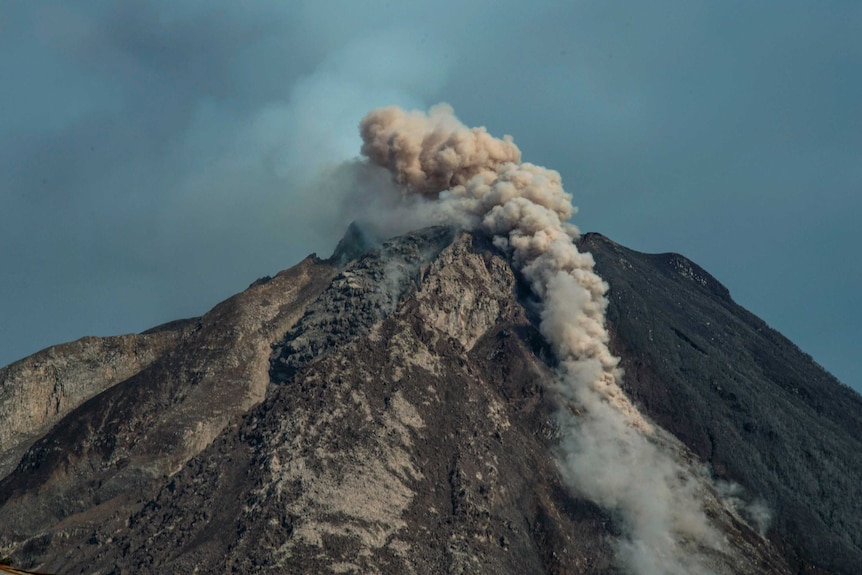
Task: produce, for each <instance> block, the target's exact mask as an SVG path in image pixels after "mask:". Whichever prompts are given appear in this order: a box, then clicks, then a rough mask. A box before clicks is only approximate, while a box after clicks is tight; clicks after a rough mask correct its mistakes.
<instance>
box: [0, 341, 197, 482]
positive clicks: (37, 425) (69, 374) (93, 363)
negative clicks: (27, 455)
mask: <svg viewBox="0 0 862 575" xmlns="http://www.w3.org/2000/svg"><path fill="white" fill-rule="evenodd" d="M176 327H179V326H176ZM179 337H181V333H180V330H179V329H162V330H159V331H158V332H157V333H148V334H140V335H121V336H116V337H105V338H98V337H84V338H81V339H79V340H78V341H74V342H71V343H66V344H62V345H57V346H54V347H50V348H48V349H45V350H42V351H40V352H38V353H35V354H33V355H31V356H29V357H27V358H24V359H22V360H21V361H16V362H15V363H12V364H10V365H8V366H6V367H4V368H0V446H2V454H0V478H2V477H5V476H6V475H8V474H9V472H10V471H12V468H14V466H15V465H16V464H17V463H18V460H20V459H21V456H22V455H23V454H24V452H25V451H26V450H27V448H29V447H30V445H32V443H33V442H34V441H35V440H36V439H38V438H39V437H41V436H42V435H44V434H45V432H46V431H48V430H49V429H50V428H51V427H52V426H53V425H54V424H56V423H57V422H58V421H60V419H62V418H63V417H64V416H65V415H66V414H68V413H69V412H70V411H72V410H73V409H75V408H76V407H78V406H79V405H81V404H82V403H84V402H85V401H87V400H88V399H90V398H91V397H93V396H94V395H97V394H99V393H101V392H102V391H104V390H106V389H108V388H109V387H111V386H113V385H115V384H117V383H119V382H121V381H123V380H125V379H128V378H130V377H131V376H133V375H134V374H136V373H138V372H140V371H142V370H143V369H145V368H146V367H147V366H149V365H150V364H152V363H153V362H154V361H155V360H156V359H158V358H159V357H161V356H162V355H163V354H164V353H165V351H166V350H168V349H170V348H171V347H172V346H173V345H175V344H176V341H177V339H178V338H179Z"/></svg>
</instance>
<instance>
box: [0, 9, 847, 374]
mask: <svg viewBox="0 0 862 575" xmlns="http://www.w3.org/2000/svg"><path fill="white" fill-rule="evenodd" d="M461 4H462V3H461V2H450V1H443V2H435V3H433V5H432V3H418V2H416V3H414V2H375V1H367V2H361V3H360V2H352V1H343V2H334V1H329V2H326V1H321V0H317V1H314V2H299V1H294V2H291V1H259V2H245V3H238V2H227V1H225V0H213V1H209V2H192V1H177V0H173V1H163V0H148V1H144V0H141V1H138V2H134V3H131V2H129V3H126V2H122V3H121V2H109V1H98V2H96V1H89V2H87V1H82V2H75V3H69V2H42V1H38V0H34V1H31V2H14V1H13V2H6V3H4V4H3V7H2V9H0V77H2V79H3V80H2V82H0V103H2V106H0V218H2V226H0V364H5V363H8V362H11V361H13V360H15V359H18V358H20V357H23V356H25V355H27V354H30V353H33V352H35V351H37V350H38V349H40V348H42V347H45V346H47V345H51V344H55V343H60V342H62V341H68V340H72V339H76V338H78V337H80V336H83V335H108V334H115V333H125V332H133V331H140V330H143V329H146V328H148V327H151V326H153V325H156V324H158V323H161V322H163V321H167V320H170V319H175V318H179V317H187V316H193V315H198V314H200V313H203V312H204V311H206V310H207V309H208V308H210V307H211V306H212V305H214V304H215V303H217V302H218V301H219V300H221V299H223V298H225V297H227V296H229V295H231V294H233V293H235V292H237V291H239V290H241V289H243V288H244V287H245V286H247V285H248V284H249V283H251V282H252V281H253V280H254V279H255V278H257V277H260V276H263V275H266V274H273V273H275V272H277V271H278V270H280V269H284V268H286V267H289V266H290V265H292V264H294V263H296V262H297V261H298V260H299V259H301V258H302V257H304V256H305V255H307V254H308V253H310V252H312V251H316V252H318V253H320V254H328V253H329V251H330V250H331V249H332V247H333V246H334V244H335V242H336V241H337V240H338V238H339V237H340V234H341V231H342V230H343V228H344V227H345V226H346V223H347V222H348V221H349V220H350V213H351V209H350V208H351V207H350V206H349V205H340V204H339V202H338V198H337V197H336V196H332V195H328V194H327V192H326V190H324V189H321V188H316V187H315V186H314V182H315V174H316V173H317V171H318V170H319V169H322V168H325V167H327V166H330V165H334V164H337V163H338V162H340V161H343V160H347V159H350V158H352V157H354V156H355V155H356V154H357V153H358V149H359V138H358V135H357V132H356V125H357V123H358V121H359V119H360V118H361V117H362V115H363V114H364V113H365V112H366V111H367V110H368V109H370V108H372V107H376V106H382V105H389V104H399V105H402V106H408V107H422V108H425V107H428V106H429V105H431V104H434V103H437V102H439V101H446V102H449V103H450V104H452V105H453V107H454V108H455V112H456V113H457V114H458V116H459V117H460V118H461V119H462V120H463V121H464V122H465V123H466V124H468V125H485V126H487V127H488V129H489V130H490V131H491V132H492V133H494V134H496V135H503V134H511V135H513V136H514V138H515V142H516V143H517V144H518V145H519V146H520V147H521V149H522V150H523V152H524V159H525V160H527V161H531V162H534V163H537V164H541V165H544V166H547V167H550V168H554V169H556V170H558V171H559V172H560V173H561V174H562V176H563V181H564V184H565V187H566V189H567V190H568V191H569V192H571V193H573V194H574V196H575V204H576V205H578V206H579V208H580V213H579V214H578V215H577V216H576V218H575V223H577V224H578V226H579V227H580V228H581V229H582V230H584V231H599V232H601V233H604V234H605V235H608V236H609V237H611V238H612V239H614V240H615V241H618V242H620V243H622V244H624V245H626V246H629V247H631V248H634V249H638V250H641V251H649V252H661V251H675V252H679V253H682V254H684V255H686V256H688V257H690V258H691V259H693V260H694V261H696V262H697V263H698V264H700V265H702V266H703V267H705V268H706V269H707V270H709V271H710V272H711V273H712V274H713V275H715V276H716V277H717V278H718V279H719V280H721V281H722V282H723V283H725V284H726V285H727V286H728V287H729V288H730V290H731V293H732V295H733V297H734V298H735V299H736V301H737V302H739V303H741V304H742V305H744V306H745V307H747V308H748V309H750V310H751V311H753V312H754V313H756V314H757V315H759V316H761V317H762V318H763V319H765V320H766V321H767V322H768V323H769V324H770V325H772V326H773V327H775V328H777V329H778V330H780V331H781V332H782V333H784V334H785V335H787V336H788V337H789V338H790V339H792V340H793V341H794V342H796V343H797V344H798V345H799V346H800V347H801V348H802V349H803V350H804V351H806V352H808V353H810V354H811V355H812V356H813V357H814V359H816V360H817V361H818V362H820V363H821V364H822V365H824V366H825V367H826V368H827V369H829V370H830V371H832V372H833V373H834V374H835V375H836V376H838V377H839V379H841V380H842V381H844V382H845V383H847V384H849V385H851V386H854V387H855V388H856V389H857V390H859V389H862V359H860V354H859V344H860V341H862V309H860V305H859V298H858V294H859V293H860V288H862V264H860V259H859V258H858V257H857V254H856V251H857V249H858V248H859V247H860V246H862V227H860V226H859V224H858V221H857V220H858V219H859V217H860V215H862V194H860V192H862V106H860V104H862V74H860V73H859V71H860V70H862V39H860V38H862V36H860V34H859V33H858V31H859V30H862V4H859V3H855V2H829V1H821V2H813V1H812V2H794V1H785V2H758V3H754V2H734V1H716V2H696V1H678V2H649V3H646V2H635V1H630V2H619V1H604V2H542V1H535V2H529V3H527V2H514V1H512V2H505V1H495V2H491V1H475V2H470V3H469V4H467V5H466V6H462V5H461Z"/></svg>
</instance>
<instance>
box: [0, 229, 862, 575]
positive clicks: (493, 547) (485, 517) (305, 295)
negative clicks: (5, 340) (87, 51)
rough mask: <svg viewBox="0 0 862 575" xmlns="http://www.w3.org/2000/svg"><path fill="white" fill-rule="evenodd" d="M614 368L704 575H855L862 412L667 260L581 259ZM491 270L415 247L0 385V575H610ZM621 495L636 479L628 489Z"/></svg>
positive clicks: (289, 278) (598, 241)
mask: <svg viewBox="0 0 862 575" xmlns="http://www.w3.org/2000/svg"><path fill="white" fill-rule="evenodd" d="M580 248H581V249H582V250H587V251H590V252H591V253H592V254H593V256H594V258H595V260H596V264H597V270H598V271H599V273H600V274H601V275H602V276H603V277H604V278H605V279H606V280H607V281H608V282H609V284H610V286H611V291H610V305H609V309H608V321H609V327H610V329H611V335H612V340H611V346H612V349H613V350H614V351H615V352H616V353H617V354H619V355H621V356H622V358H623V367H624V368H625V370H626V373H627V376H626V378H625V380H624V382H625V386H626V387H625V391H626V392H627V393H628V394H629V396H630V397H631V398H632V400H633V401H634V402H635V404H636V405H637V406H638V407H639V408H640V409H641V411H642V412H643V413H644V414H645V415H646V416H647V417H648V418H650V420H651V421H652V422H653V423H655V424H657V426H660V427H657V429H659V430H661V428H663V429H664V430H667V432H669V433H665V432H663V431H661V432H660V433H659V434H657V435H656V439H655V441H656V442H658V443H661V444H662V445H663V449H665V450H667V451H668V452H670V453H672V454H673V456H674V457H676V458H677V459H678V460H679V461H680V462H682V463H681V464H684V465H685V466H687V468H690V469H692V470H693V473H697V474H700V476H702V477H703V478H704V479H703V484H704V486H705V487H703V488H702V490H701V495H702V500H703V505H704V508H705V509H706V512H707V514H708V515H709V516H710V517H711V518H712V519H713V520H714V521H715V523H716V524H717V525H720V526H721V531H722V533H723V535H724V537H725V538H726V544H725V547H726V550H725V551H726V553H723V554H718V555H716V556H715V557H713V558H712V560H713V561H714V563H713V566H714V569H715V572H716V573H763V574H791V573H794V574H795V573H835V574H848V575H849V574H851V573H857V572H858V567H859V566H860V565H862V525H860V523H862V512H860V511H862V501H860V498H862V489H860V487H859V485H862V449H860V447H862V445H860V439H859V438H862V433H860V431H862V399H860V397H859V396H857V395H856V394H854V393H853V392H852V391H851V390H849V389H848V388H846V387H844V386H842V385H841V384H840V383H838V382H837V381H835V380H834V378H832V377H831V376H829V375H828V374H827V373H826V372H825V371H823V370H822V369H821V368H820V367H819V366H817V365H816V364H815V363H814V362H812V361H811V359H810V358H808V357H807V356H805V355H804V354H803V353H801V352H800V351H799V350H798V349H797V348H796V347H795V346H793V344H792V343H790V342H789V341H787V340H786V339H784V338H783V337H781V336H780V335H779V334H777V333H776V332H774V331H773V330H771V329H770V328H768V326H766V325H765V324H764V323H763V322H762V321H760V320H758V319H757V318H755V317H754V316H752V315H751V314H750V313H748V312H746V311H745V310H744V309H742V308H740V307H739V306H737V305H736V304H735V303H734V302H733V301H732V300H731V298H730V296H729V294H728V293H727V290H726V289H725V288H724V287H723V286H721V284H719V283H718V282H717V281H716V280H715V279H714V278H712V277H711V276H709V274H707V273H706V272H704V271H703V270H702V269H700V268H699V267H698V266H697V265H695V264H693V263H692V262H690V261H688V260H686V259H685V258H683V257H681V256H678V255H675V254H664V255H645V254H640V253H637V252H634V251H631V250H628V249H626V248H623V247H621V246H619V245H617V244H615V243H613V242H611V241H610V240H608V239H606V238H604V237H602V236H600V235H597V234H588V235H586V236H584V237H582V238H581V240H580ZM538 321H539V318H538V317H537V307H536V305H535V302H534V301H533V300H532V299H531V296H530V291H529V289H528V288H527V286H525V285H524V284H523V279H522V278H520V277H518V276H517V275H516V274H514V273H513V272H512V268H511V266H510V262H509V261H508V260H507V256H506V254H505V253H504V252H502V251H500V250H499V249H498V248H497V247H495V246H494V245H493V243H492V242H491V241H490V240H489V239H488V238H486V237H485V236H483V235H482V234H479V233H473V234H471V233H467V232H456V231H453V230H451V229H449V228H442V227H437V228H428V229H425V230H421V231H418V232H413V233H410V234H407V235H404V236H401V237H398V238H395V239H392V240H390V241H388V242H386V243H384V244H383V245H380V246H376V247H375V246H374V244H373V242H370V241H368V240H367V238H365V236H364V235H363V234H362V233H361V232H360V231H359V230H358V229H357V228H352V229H351V230H350V231H349V232H348V235H347V236H345V240H343V241H342V243H341V244H340V245H339V247H338V249H337V250H336V253H335V254H334V255H333V256H332V257H331V258H330V259H328V260H320V259H317V258H316V257H314V256H312V257H309V258H307V259H306V260H304V261H303V262H301V263H299V264H298V265H296V266H295V267H293V268H291V269H289V270H287V271H284V272H281V273H279V274H278V275H276V276H275V277H274V278H263V279H261V280H258V281H257V282H255V283H254V284H252V286H250V287H249V288H248V289H247V290H246V291H244V292H242V293H240V294H238V295H236V296H234V297H233V298H230V299H228V300H226V301H225V302H223V303H221V304H219V305H218V306H216V307H215V308H214V309H213V310H212V311H210V312H209V313H207V314H205V315H204V316H202V317H200V318H194V319H190V320H184V321H180V322H174V323H172V324H168V325H165V326H160V327H159V328H155V329H153V330H150V331H149V332H147V333H145V334H140V335H136V336H122V337H119V338H103V339H99V338H85V339H84V340H80V341H79V342H75V343H72V344H66V345H63V346H57V347H54V348H50V349H48V350H45V351H43V352H40V353H38V354H36V355H34V356H31V357H29V358H26V359H24V360H21V361H19V362H17V363H14V364H12V365H10V366H8V367H6V368H3V369H2V370H0V416H2V418H0V477H2V479H0V556H6V557H8V558H9V560H10V561H11V562H14V563H15V564H17V565H20V566H23V567H37V568H39V569H41V570H44V571H50V572H56V573H103V574H107V573H165V572H169V573H180V572H186V571H188V572H197V573H222V572H233V573H327V572H332V573H382V574H401V573H501V574H506V573H511V574H525V573H622V572H624V571H623V569H622V567H621V566H620V564H619V561H618V560H617V547H618V543H617V542H618V541H619V540H620V538H621V537H622V536H623V535H624V532H625V529H626V527H625V525H623V524H622V523H621V521H620V518H619V517H618V516H617V515H616V514H615V513H613V512H609V511H607V510H605V509H603V508H602V507H600V506H599V505H597V504H595V503H593V502H592V501H590V500H589V499H588V498H586V497H585V496H583V495H582V494H579V493H577V492H573V491H572V490H571V489H570V488H568V487H566V486H565V485H564V482H563V480H562V478H561V474H560V471H559V467H558V465H557V463H556V459H555V453H556V445H557V441H556V440H557V439H558V437H559V433H558V429H557V425H556V423H555V419H554V417H553V413H554V411H555V409H557V407H558V406H557V405H556V404H555V401H554V398H552V397H551V396H550V395H549V394H548V392H547V391H546V389H547V388H548V386H547V385H546V383H547V382H549V381H552V380H553V379H554V378H555V371H554V370H555V361H556V360H555V358H554V356H553V353H552V351H551V350H550V348H549V347H548V345H547V344H546V343H545V341H544V340H543V338H542V336H541V335H540V333H539V331H538V329H537V325H538ZM633 472H636V470H633ZM0 562H2V561H0Z"/></svg>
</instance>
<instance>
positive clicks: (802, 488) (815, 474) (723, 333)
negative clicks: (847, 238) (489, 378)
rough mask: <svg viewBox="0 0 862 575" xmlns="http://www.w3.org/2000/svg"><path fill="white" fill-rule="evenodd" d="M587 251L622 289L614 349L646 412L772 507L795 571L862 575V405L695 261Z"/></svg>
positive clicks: (603, 243)
mask: <svg viewBox="0 0 862 575" xmlns="http://www.w3.org/2000/svg"><path fill="white" fill-rule="evenodd" d="M579 243H580V246H581V248H582V249H585V250H588V251H589V252H591V253H592V254H593V256H594V258H595V260H596V269H597V271H598V272H599V274H600V275H601V276H602V277H603V278H604V279H605V280H606V281H608V283H609V284H610V285H611V291H610V296H609V299H610V306H609V308H608V312H607V313H608V315H607V317H608V322H609V324H610V326H611V329H612V336H613V337H612V343H613V347H614V351H615V352H616V353H617V354H619V355H620V356H621V357H622V358H623V362H622V365H623V367H624V369H625V370H626V379H625V381H626V385H627V392H628V393H629V394H630V395H631V396H632V397H633V398H634V399H635V400H636V402H637V403H638V404H639V405H640V406H641V409H642V410H644V411H646V412H647V413H648V414H649V415H650V416H651V417H652V418H653V419H654V420H655V421H657V422H658V423H659V424H660V425H661V426H663V427H664V428H665V429H667V430H669V431H670V432H672V433H673V434H674V435H676V436H677V437H678V438H679V439H681V440H682V441H683V442H684V443H685V444H686V445H687V446H688V447H689V448H691V450H692V451H693V452H694V453H696V454H697V456H698V457H699V458H700V459H701V460H703V461H704V462H707V463H708V464H709V465H710V466H711V467H712V469H713V470H714V471H715V474H716V475H717V476H718V477H720V478H723V479H727V480H732V481H734V482H737V483H738V484H740V485H742V486H744V487H745V488H746V491H747V493H748V496H749V497H750V498H760V499H761V500H762V502H763V503H765V508H764V509H769V510H770V511H771V514H772V519H771V521H770V522H769V523H770V525H771V527H770V530H769V533H770V536H771V537H772V538H773V539H774V541H775V542H776V543H777V544H778V545H780V546H781V547H782V548H783V550H784V552H785V553H786V554H787V556H788V557H789V559H790V561H791V564H792V565H793V567H794V569H795V570H796V571H798V572H801V573H809V572H834V573H847V574H851V573H858V572H859V569H860V566H862V488H860V485H862V397H860V396H859V395H858V394H856V393H855V392H854V391H853V390H851V389H850V388H848V387H846V386H844V385H842V384H841V383H840V382H838V380H836V379H835V378H834V377H832V376H831V375H830V374H829V373H827V372H826V371H825V370H824V369H822V368H821V367H820V366H819V365H817V364H816V363H815V362H814V361H813V360H812V359H811V358H810V357H809V356H808V355H806V354H804V353H803V352H802V351H800V350H799V349H798V348H797V347H796V346H795V345H794V344H793V343H792V342H790V341H789V340H788V339H786V338H785V337H783V336H782V335H781V334H779V333H778V332H776V331H775V330H773V329H771V328H769V326H767V325H766V324H765V323H764V322H763V321H762V320H760V319H759V318H757V317H755V316H754V315H753V314H751V313H750V312H748V311H747V310H745V309H744V308H742V307H740V306H739V305H737V304H735V303H734V302H733V300H732V299H731V297H730V294H729V292H728V291H727V289H726V288H725V287H724V286H723V285H721V284H720V283H719V282H718V281H717V280H715V278H713V277H712V276H711V275H709V274H708V273H707V272H706V271H704V270H703V269H701V268H700V267H699V266H697V265H696V264H694V263H692V262H691V261H689V260H687V259H686V258H684V257H682V256H680V255H678V254H658V255H650V254H642V253H638V252H635V251H633V250H629V249H627V248H624V247H622V246H620V245H619V244H616V243H614V242H613V241H611V240H609V239H607V238H605V237H603V236H601V235H599V234H587V235H585V236H584V237H583V238H582V239H581V240H580V242H579ZM764 519H765V517H764ZM817 568H820V569H823V570H824V571H819V570H818V569H817Z"/></svg>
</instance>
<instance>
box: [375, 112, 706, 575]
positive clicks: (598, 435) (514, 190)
mask: <svg viewBox="0 0 862 575" xmlns="http://www.w3.org/2000/svg"><path fill="white" fill-rule="evenodd" d="M360 131H361V134H362V139H363V146H362V153H363V155H365V156H366V157H367V158H368V159H369V160H370V161H371V162H373V163H374V164H377V165H379V166H382V167H385V168H386V169H388V170H389V171H390V172H391V173H392V177H393V179H394V181H395V182H396V183H397V184H398V185H399V187H400V191H401V193H402V194H403V196H404V198H405V201H406V202H407V204H408V205H409V206H410V207H411V209H415V210H417V212H418V213H421V214H422V215H423V217H425V218H427V220H428V221H431V222H449V223H455V224H458V225H462V226H465V227H467V228H470V229H481V230H484V231H486V232H489V233H491V234H493V236H494V241H495V243H496V244H497V245H498V246H500V247H502V248H504V249H506V250H508V251H509V253H510V254H511V257H512V261H513V264H514V265H515V267H516V268H517V270H518V271H519V272H520V273H521V274H523V276H524V277H525V278H526V279H527V280H528V281H529V282H530V285H531V286H532V290H533V292H535V294H536V295H537V296H538V297H539V298H540V299H541V301H542V304H543V305H542V314H541V325H540V329H541V331H542V334H543V335H544V337H545V338H546V339H547V340H548V342H550V344H551V345H552V346H553V348H554V350H555V353H556V355H557V357H558V359H559V361H560V368H559V378H558V380H557V381H556V382H555V383H554V385H553V391H554V393H555V394H556V395H557V397H558V399H559V402H560V408H559V410H558V412H557V422H558V425H559V428H560V430H561V441H560V464H561V469H562V472H563V476H564V478H565V479H566V481H567V482H569V484H570V485H571V486H572V487H574V488H575V489H577V490H578V491H579V492H581V493H583V494H585V495H586V496H588V497H590V498H591V499H592V500H594V501H595V502H597V503H599V504H600V505H602V506H604V507H605V508H607V509H610V510H612V511H613V512H615V513H618V514H619V515H620V516H621V517H622V519H623V521H624V525H625V528H626V530H627V540H626V541H625V542H623V543H621V544H620V550H619V551H620V552H619V556H620V559H621V560H622V561H623V562H624V563H625V564H626V565H627V566H628V568H629V569H630V570H631V571H632V572H634V573H638V574H643V575H658V574H683V573H709V572H710V570H709V569H708V568H707V561H706V560H705V558H704V557H705V556H703V557H702V554H701V552H700V551H701V550H710V549H711V550H716V551H718V550H720V549H721V548H722V537H721V536H720V535H719V533H718V532H717V530H716V529H714V528H713V527H712V526H711V525H710V522H709V520H708V519H707V516H706V514H705V513H704V510H703V508H702V504H701V502H700V501H701V498H700V497H699V496H698V493H697V489H698V484H697V482H696V481H694V478H692V477H690V474H689V472H688V471H687V470H685V469H684V468H683V467H682V466H681V465H680V464H678V463H676V462H675V460H674V459H673V457H672V456H670V455H667V454H665V453H664V452H663V451H661V450H660V448H659V447H657V445H656V442H654V441H651V440H650V436H651V434H652V432H653V430H652V427H651V426H650V425H649V423H648V422H647V421H646V420H645V419H644V418H643V417H642V416H641V414H640V413H639V412H638V410H637V409H636V408H635V406H634V405H632V403H631V402H630V401H629V399H628V398H627V396H626V395H625V394H624V393H623V391H622V390H621V388H620V386H619V384H620V381H621V377H622V373H621V370H620V369H619V367H618V363H619V358H617V357H614V356H613V354H612V353H611V352H610V350H609V349H608V339H609V337H608V332H607V330H606V329H605V308H606V307H607V300H606V298H605V293H606V292H607V289H608V286H607V284H606V283H605V282H604V281H603V280H602V279H601V278H600V277H599V276H598V275H597V274H596V273H595V272H594V271H593V267H594V262H593V258H592V256H591V255H590V254H588V253H580V252H578V250H577V247H576V246H575V244H574V242H573V240H574V239H575V238H576V237H577V236H578V233H579V232H578V230H577V228H575V227H574V226H573V225H571V224H570V223H568V221H567V220H568V219H569V218H570V217H571V216H572V214H573V213H574V211H575V210H574V208H573V206H572V203H571V199H572V198H571V195H569V194H568V193H566V192H565V191H564V190H563V187H562V182H561V178H560V175H559V174H558V173H557V172H555V171H553V170H548V169H545V168H542V167H540V166H535V165H533V164H529V163H521V161H520V158H521V153H520V150H519V149H518V148H517V146H515V144H514V142H513V141H512V139H511V138H510V137H506V138H504V139H502V140H500V139H496V138H494V137H492V136H490V135H489V134H488V133H487V131H486V130H485V129H484V128H468V127H466V126H464V125H463V124H462V123H461V122H460V121H459V120H458V119H457V118H456V117H455V116H454V115H453V112H452V109H451V108H450V107H449V106H447V105H438V106H436V107H433V108H431V110H430V111H429V112H428V113H427V114H426V113H424V112H418V111H412V112H407V111H404V110H402V109H400V108H396V107H390V108H383V109H378V110H374V111H372V112H370V113H369V114H368V115H367V116H366V117H365V118H364V119H363V120H362V122H361V124H360Z"/></svg>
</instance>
